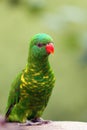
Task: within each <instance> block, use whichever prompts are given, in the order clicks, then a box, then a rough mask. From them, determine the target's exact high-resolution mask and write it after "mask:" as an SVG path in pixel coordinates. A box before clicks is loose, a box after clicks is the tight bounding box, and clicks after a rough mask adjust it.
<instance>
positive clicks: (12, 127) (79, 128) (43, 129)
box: [0, 118, 87, 130]
mask: <svg viewBox="0 0 87 130" xmlns="http://www.w3.org/2000/svg"><path fill="white" fill-rule="evenodd" d="M0 130H87V123H86V122H73V121H52V122H50V123H48V124H44V125H36V126H20V125H18V123H5V122H3V119H2V118H0Z"/></svg>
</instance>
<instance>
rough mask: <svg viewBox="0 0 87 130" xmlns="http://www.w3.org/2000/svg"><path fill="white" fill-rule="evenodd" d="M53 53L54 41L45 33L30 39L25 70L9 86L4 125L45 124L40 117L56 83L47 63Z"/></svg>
mask: <svg viewBox="0 0 87 130" xmlns="http://www.w3.org/2000/svg"><path fill="white" fill-rule="evenodd" d="M53 52H54V43H53V39H52V38H51V37H50V36H49V35H48V34H45V33H39V34H35V35H34V36H33V37H32V38H31V41H30V47H29V55H28V60H27V64H26V67H25V68H24V69H23V70H22V71H21V72H20V73H19V74H18V76H17V77H16V79H15V80H14V81H13V83H12V85H11V90H10V93H9V97H8V102H7V108H6V114H5V120H6V121H7V122H19V123H26V122H27V121H28V124H29V125H32V124H35V123H36V124H42V123H47V121H46V120H43V119H41V118H40V117H41V116H42V113H43V111H44V109H45V108H46V106H47V103H48V100H49V98H50V95H51V93H52V89H53V87H54V84H55V76H54V73H53V71H52V69H51V67H50V64H49V61H48V57H49V55H50V54H51V53H53Z"/></svg>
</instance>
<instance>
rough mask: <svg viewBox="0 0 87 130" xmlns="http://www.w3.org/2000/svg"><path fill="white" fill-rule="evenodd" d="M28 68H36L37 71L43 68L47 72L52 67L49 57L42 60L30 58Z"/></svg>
mask: <svg viewBox="0 0 87 130" xmlns="http://www.w3.org/2000/svg"><path fill="white" fill-rule="evenodd" d="M27 69H28V70H30V69H31V70H35V71H37V72H39V71H42V70H43V71H44V72H46V71H47V70H49V69H50V65H49V61H48V57H45V58H42V59H40V60H37V59H32V58H30V59H29V61H28V64H27Z"/></svg>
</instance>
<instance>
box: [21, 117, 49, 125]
mask: <svg viewBox="0 0 87 130" xmlns="http://www.w3.org/2000/svg"><path fill="white" fill-rule="evenodd" d="M50 122H51V121H50V120H43V119H42V118H37V119H32V120H30V121H29V120H27V121H26V123H20V124H19V125H20V126H34V125H43V124H48V123H50Z"/></svg>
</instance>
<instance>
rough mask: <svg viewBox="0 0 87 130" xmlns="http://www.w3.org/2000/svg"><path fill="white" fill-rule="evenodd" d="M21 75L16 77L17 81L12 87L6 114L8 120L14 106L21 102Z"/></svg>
mask: <svg viewBox="0 0 87 130" xmlns="http://www.w3.org/2000/svg"><path fill="white" fill-rule="evenodd" d="M21 75H22V73H20V74H19V75H18V76H17V77H16V79H15V80H14V81H13V83H12V85H11V91H10V93H9V97H8V104H7V108H6V114H5V117H6V118H7V117H8V116H9V114H10V112H11V110H12V108H13V106H14V105H15V104H16V103H18V102H19V96H20V83H21Z"/></svg>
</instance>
